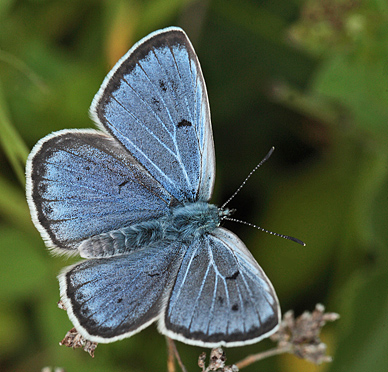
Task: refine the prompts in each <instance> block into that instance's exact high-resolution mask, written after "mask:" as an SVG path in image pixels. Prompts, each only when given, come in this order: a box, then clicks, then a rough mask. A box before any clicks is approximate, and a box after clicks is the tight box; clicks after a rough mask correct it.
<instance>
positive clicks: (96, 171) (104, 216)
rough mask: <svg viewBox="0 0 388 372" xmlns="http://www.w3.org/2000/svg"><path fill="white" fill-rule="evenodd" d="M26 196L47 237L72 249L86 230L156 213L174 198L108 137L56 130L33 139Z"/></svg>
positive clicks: (88, 233) (113, 226) (163, 210)
mask: <svg viewBox="0 0 388 372" xmlns="http://www.w3.org/2000/svg"><path fill="white" fill-rule="evenodd" d="M27 197H28V202H29V206H30V209H31V213H32V216H33V219H34V222H35V225H36V226H37V227H38V229H39V231H40V232H41V234H42V236H43V238H44V239H45V240H46V243H47V244H48V245H49V246H50V247H53V248H60V249H62V253H63V252H66V251H67V252H70V253H71V252H72V251H74V250H75V249H76V248H77V247H78V245H79V244H80V243H81V242H82V241H83V240H85V239H87V238H89V237H90V236H93V235H97V234H100V233H103V232H107V231H111V230H115V229H118V228H121V227H124V226H128V225H129V224H131V223H136V222H139V221H142V220H148V219H151V218H158V217H159V216H161V215H163V214H165V213H166V211H167V210H168V205H169V204H170V203H171V201H172V200H173V199H174V198H173V197H172V196H171V195H169V194H168V192H167V191H166V190H165V189H164V188H163V187H162V186H161V185H160V184H159V183H158V182H157V181H156V180H155V179H153V178H152V177H151V176H150V175H149V174H148V173H147V172H146V171H145V170H144V168H143V167H142V166H141V165H140V164H139V163H138V162H137V161H136V160H135V159H134V158H133V157H131V156H129V155H128V153H127V151H125V149H123V148H122V146H120V144H118V143H117V141H115V140H114V139H113V138H111V137H108V136H107V135H105V134H103V133H100V132H97V131H94V130H85V131H75V130H71V131H61V132H57V133H55V134H54V135H50V136H47V137H45V138H44V139H43V140H41V141H40V142H38V144H37V145H36V146H35V148H34V150H33V151H32V152H31V155H30V157H29V159H28V164H27Z"/></svg>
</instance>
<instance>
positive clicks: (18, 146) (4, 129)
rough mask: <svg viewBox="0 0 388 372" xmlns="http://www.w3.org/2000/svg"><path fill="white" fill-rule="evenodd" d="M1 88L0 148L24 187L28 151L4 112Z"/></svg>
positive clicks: (0, 88)
mask: <svg viewBox="0 0 388 372" xmlns="http://www.w3.org/2000/svg"><path fill="white" fill-rule="evenodd" d="M6 107H7V104H6V102H5V99H4V96H3V92H2V86H1V83H0V141H1V147H2V148H3V149H4V151H5V153H6V155H7V157H8V159H9V161H10V163H11V164H12V166H13V169H14V171H15V173H16V176H17V177H18V179H19V182H20V183H21V184H22V185H24V182H25V178H24V165H25V163H26V160H27V156H28V149H27V147H26V145H25V144H24V142H23V140H22V138H21V137H20V136H19V134H18V132H17V131H16V130H15V129H14V127H13V125H12V124H11V120H10V118H9V113H8V112H7V110H6Z"/></svg>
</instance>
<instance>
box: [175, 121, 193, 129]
mask: <svg viewBox="0 0 388 372" xmlns="http://www.w3.org/2000/svg"><path fill="white" fill-rule="evenodd" d="M191 126H192V124H191V123H190V122H189V121H188V120H186V119H182V120H181V121H180V122H179V123H178V128H182V127H191Z"/></svg>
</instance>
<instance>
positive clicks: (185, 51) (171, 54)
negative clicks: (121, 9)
mask: <svg viewBox="0 0 388 372" xmlns="http://www.w3.org/2000/svg"><path fill="white" fill-rule="evenodd" d="M90 113H91V116H92V118H93V120H94V121H95V122H96V123H97V125H98V126H99V127H100V128H101V129H103V130H106V131H108V132H109V133H110V134H111V135H112V136H113V137H115V138H116V139H117V140H118V141H119V142H120V143H121V144H122V145H123V146H124V147H125V148H126V149H127V150H128V151H129V152H130V153H131V154H132V155H133V156H134V157H135V158H136V159H137V161H138V162H139V163H141V164H142V166H144V168H146V169H147V170H148V172H149V173H150V174H151V175H152V176H153V177H154V178H155V179H156V180H157V181H159V182H160V183H161V184H162V185H163V186H164V187H165V189H166V190H167V191H168V192H169V193H170V194H171V195H173V196H174V197H175V198H176V199H178V200H179V201H196V200H204V201H207V200H209V198H210V195H211V192H212V189H213V183H214V177H215V157H214V144H213V137H212V130H211V123H210V110H209V103H208V97H207V92H206V86H205V82H204V79H203V76H202V72H201V67H200V65H199V61H198V58H197V56H196V54H195V51H194V49H193V47H192V45H191V43H190V40H189V39H188V37H187V35H186V34H185V33H184V31H183V30H182V29H180V28H177V27H169V28H166V29H163V30H159V31H156V32H153V33H151V34H150V35H148V36H147V37H145V38H144V39H142V40H140V41H139V42H138V43H136V44H135V45H134V46H133V47H132V48H131V49H130V50H129V52H128V53H127V54H125V55H124V56H123V57H122V58H121V59H120V61H119V62H118V63H117V64H116V66H115V67H114V68H113V69H112V71H111V72H110V73H109V74H108V76H107V77H106V78H105V80H104V82H103V84H102V85H101V88H100V90H99V91H98V93H97V94H96V96H95V98H94V100H93V102H92V105H91V107H90Z"/></svg>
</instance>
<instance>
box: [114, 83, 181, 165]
mask: <svg viewBox="0 0 388 372" xmlns="http://www.w3.org/2000/svg"><path fill="white" fill-rule="evenodd" d="M128 85H129V84H128ZM129 86H130V85H129ZM131 88H132V87H131ZM111 97H112V98H113V99H114V100H115V101H116V102H117V103H118V104H119V105H120V106H121V107H122V108H123V109H124V110H125V111H126V112H128V114H130V115H131V116H132V117H133V118H134V120H135V121H136V122H137V123H138V124H139V125H141V126H142V127H143V128H144V129H145V130H146V131H147V132H148V133H149V134H150V135H151V136H152V137H153V138H154V139H155V140H156V141H157V142H159V143H160V144H161V145H162V146H163V147H164V148H165V149H166V150H167V151H168V152H170V154H172V155H173V156H174V157H175V158H176V154H174V152H173V151H172V150H171V149H170V148H169V147H168V146H167V145H166V144H165V143H163V142H162V141H161V140H160V138H159V137H158V136H157V135H155V134H154V132H152V131H151V130H150V129H149V128H148V127H147V125H146V124H145V123H144V122H143V121H141V120H140V119H139V118H138V117H137V116H135V115H134V114H133V113H132V112H131V111H129V110H128V109H127V108H126V107H125V106H124V105H122V104H121V102H120V101H118V100H117V99H116V97H114V96H111ZM138 97H139V96H138ZM139 98H140V99H141V97H139ZM116 130H118V129H117V128H116ZM120 133H121V132H120Z"/></svg>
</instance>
